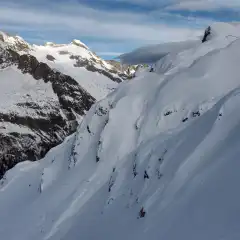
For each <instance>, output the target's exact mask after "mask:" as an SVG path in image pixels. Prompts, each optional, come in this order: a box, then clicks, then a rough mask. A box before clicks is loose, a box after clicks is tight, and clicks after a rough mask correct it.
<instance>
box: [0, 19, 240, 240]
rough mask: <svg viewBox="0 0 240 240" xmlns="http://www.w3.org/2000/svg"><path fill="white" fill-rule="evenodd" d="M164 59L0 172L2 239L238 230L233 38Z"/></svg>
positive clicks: (239, 121)
mask: <svg viewBox="0 0 240 240" xmlns="http://www.w3.org/2000/svg"><path fill="white" fill-rule="evenodd" d="M218 27H219V29H220V30H219V31H221V27H220V26H218ZM223 27H226V25H225V24H223ZM231 27H232V26H231ZM171 59H172V61H173V64H172V65H171V67H170V68H166V69H165V71H161V69H160V68H161V66H162V65H161V64H160V65H159V68H158V69H156V71H155V72H151V73H149V72H144V73H142V75H140V76H139V77H137V78H135V79H133V80H132V81H129V82H124V83H121V84H120V85H119V87H118V88H117V89H116V90H115V91H114V92H113V93H111V94H110V95H108V97H107V98H105V99H103V100H102V101H100V102H98V103H97V104H95V105H94V106H93V107H92V108H91V110H90V111H89V112H88V114H87V115H86V117H84V119H83V121H82V122H81V124H80V126H79V127H78V130H77V132H76V133H75V134H73V135H72V136H70V137H69V138H68V139H66V141H65V142H64V143H63V144H62V145H60V146H58V147H56V148H54V149H52V150H51V151H50V152H49V154H48V155H47V156H46V157H45V158H44V159H42V160H41V161H38V162H35V163H30V162H24V163H21V164H18V165H17V166H16V167H15V168H13V169H12V170H10V171H8V172H7V174H6V175H5V177H4V178H3V179H2V182H1V188H0V218H1V219H2V221H1V225H0V232H1V236H4V239H7V240H15V239H16V238H17V239H19V240H32V239H35V240H43V239H44V240H60V239H68V240H78V239H116V240H118V239H119V240H120V239H121V240H122V239H129V240H130V239H138V240H143V239H153V240H155V239H156V240H157V239H169V240H179V239H185V240H192V239H194V240H202V239H211V240H219V239H224V240H225V239H226V240H237V239H239V238H240V230H239V222H240V194H239V190H238V188H239V187H238V183H239V181H240V175H239V168H240V162H239V154H240V150H239V149H240V138H239V133H240V132H239V129H240V128H239V127H240V112H239V104H240V81H239V74H240V70H239V69H240V68H239V59H240V40H239V39H237V38H235V39H234V38H228V37H226V36H225V35H218V37H217V38H213V39H210V40H209V41H207V42H205V43H203V44H201V43H199V44H198V45H197V46H195V47H192V48H190V49H187V50H186V49H185V50H184V51H183V52H181V51H180V52H179V53H175V54H173V55H172V57H171ZM180 60H181V61H180ZM160 61H162V60H160ZM143 213H145V216H144V214H143ZM143 216H144V217H143Z"/></svg>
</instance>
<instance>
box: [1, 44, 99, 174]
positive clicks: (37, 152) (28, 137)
mask: <svg viewBox="0 0 240 240" xmlns="http://www.w3.org/2000/svg"><path fill="white" fill-rule="evenodd" d="M11 65H16V66H17V67H18V69H19V70H20V71H21V72H22V73H23V74H26V73H28V74H31V75H32V76H33V78H34V79H35V80H36V81H38V80H40V79H42V80H44V82H46V83H47V82H48V83H51V86H52V88H53V91H54V93H55V94H56V95H57V97H58V98H57V99H58V101H57V100H56V102H47V100H46V102H44V104H43V103H41V105H40V104H39V103H38V102H34V101H33V100H32V99H31V98H30V99H29V100H28V98H26V100H25V102H24V101H21V102H19V103H16V106H18V107H19V109H20V111H19V112H18V113H16V112H8V113H6V112H2V111H1V109H0V121H1V122H2V123H9V124H15V125H17V126H19V127H21V126H22V127H24V128H26V129H29V133H24V134H23V133H20V132H9V133H6V132H4V133H2V132H1V129H0V178H1V177H2V176H3V175H4V173H5V172H6V171H7V170H8V169H10V168H12V167H13V166H15V165H16V164H17V163H19V162H21V161H25V160H32V161H35V160H37V159H40V158H42V157H44V156H45V154H46V153H47V152H48V151H49V150H50V149H51V148H52V147H54V146H56V145H58V144H60V143H61V142H62V141H63V140H64V138H65V137H66V136H68V135H70V134H71V133H73V132H74V131H75V130H76V128H77V120H76V115H75V114H79V115H84V113H85V111H87V110H89V109H90V107H91V106H92V104H93V103H94V102H95V99H94V98H93V97H92V96H91V95H90V94H88V93H87V92H86V91H85V90H84V89H83V88H82V87H81V86H80V85H79V84H78V83H77V81H75V80H74V79H73V78H71V77H70V76H67V75H64V74H62V73H60V72H58V71H55V70H53V69H51V68H50V67H49V66H48V65H47V64H45V63H39V62H38V61H37V59H36V58H35V57H34V56H31V55H28V54H24V55H19V54H18V53H16V52H15V51H13V50H10V49H7V50H6V49H1V48H0V68H1V69H4V68H6V67H8V66H11ZM28 97H30V95H29V96H28ZM21 108H22V109H23V111H24V112H26V109H29V110H31V112H34V114H28V115H20V113H21ZM3 126H4V124H3ZM2 129H4V127H3V128H2Z"/></svg>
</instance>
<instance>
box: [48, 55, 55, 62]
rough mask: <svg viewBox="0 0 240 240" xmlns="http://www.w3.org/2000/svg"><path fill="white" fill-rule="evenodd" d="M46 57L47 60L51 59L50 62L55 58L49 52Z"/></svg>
mask: <svg viewBox="0 0 240 240" xmlns="http://www.w3.org/2000/svg"><path fill="white" fill-rule="evenodd" d="M46 58H47V60H49V61H52V62H54V61H55V60H56V58H55V57H54V56H52V55H49V54H47V56H46Z"/></svg>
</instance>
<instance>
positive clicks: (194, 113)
mask: <svg viewBox="0 0 240 240" xmlns="http://www.w3.org/2000/svg"><path fill="white" fill-rule="evenodd" d="M200 115H201V114H200V112H199V111H196V112H193V113H192V116H193V117H200Z"/></svg>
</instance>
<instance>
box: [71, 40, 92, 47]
mask: <svg viewBox="0 0 240 240" xmlns="http://www.w3.org/2000/svg"><path fill="white" fill-rule="evenodd" d="M71 44H74V45H76V46H79V47H83V48H85V49H89V48H88V47H87V46H86V45H85V44H84V43H83V42H81V41H80V40H78V39H73V41H72V42H71Z"/></svg>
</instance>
